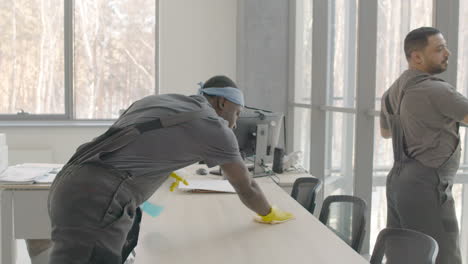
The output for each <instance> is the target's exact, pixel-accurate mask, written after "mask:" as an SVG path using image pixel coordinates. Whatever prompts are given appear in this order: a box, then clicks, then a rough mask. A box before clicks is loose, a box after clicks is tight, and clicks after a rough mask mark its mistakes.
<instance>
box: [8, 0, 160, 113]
mask: <svg viewBox="0 0 468 264" xmlns="http://www.w3.org/2000/svg"><path fill="white" fill-rule="evenodd" d="M64 2H65V1H63V0H2V1H0V18H1V19H0V32H2V35H1V36H0V69H2V74H1V75H0V114H17V113H19V112H27V113H29V114H42V115H45V114H63V115H64V114H65V109H66V107H65V102H66V99H65V89H70V91H72V94H73V103H74V104H73V111H74V118H76V119H113V118H117V117H118V115H119V110H121V109H124V108H126V107H128V106H129V105H130V103H131V102H133V101H135V100H137V99H139V98H141V97H143V96H146V95H149V94H154V93H155V83H156V74H155V73H156V63H155V51H156V1H155V0H80V1H74V6H73V17H71V18H69V17H64V14H65V13H64V8H65V7H64ZM65 20H71V21H72V23H73V30H74V32H73V43H72V44H71V45H72V47H71V50H72V51H73V55H72V56H73V67H72V68H73V74H72V78H73V87H65V81H64V80H65V77H64V76H65V72H64V69H65V67H64V65H65V63H66V60H65V59H66V58H65V56H64V50H65V43H64V35H65V34H64V30H65V29H64V27H65V26H64V24H65V23H64V21H65ZM70 61H71V60H70Z"/></svg>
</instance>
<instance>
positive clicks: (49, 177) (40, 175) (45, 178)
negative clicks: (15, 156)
mask: <svg viewBox="0 0 468 264" xmlns="http://www.w3.org/2000/svg"><path fill="white" fill-rule="evenodd" d="M62 166H63V165H62V164H50V163H24V164H18V165H15V166H10V167H8V168H7V169H6V170H4V171H3V172H2V174H0V184H34V183H51V182H52V181H53V180H54V178H55V175H56V174H57V173H58V172H59V171H60V169H61V168H62Z"/></svg>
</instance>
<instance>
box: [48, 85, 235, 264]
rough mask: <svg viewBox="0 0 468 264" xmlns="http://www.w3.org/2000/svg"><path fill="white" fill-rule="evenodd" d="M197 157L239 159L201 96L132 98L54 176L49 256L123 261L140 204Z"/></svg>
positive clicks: (60, 259) (219, 162)
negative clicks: (174, 173) (92, 139)
mask: <svg viewBox="0 0 468 264" xmlns="http://www.w3.org/2000/svg"><path fill="white" fill-rule="evenodd" d="M155 120H156V121H158V122H159V121H160V122H159V123H158V124H162V125H157V126H152V123H154V122H153V121H155ZM146 124H150V126H147V125H146ZM135 128H137V129H135ZM202 160H203V161H205V162H206V163H207V165H208V166H210V167H211V166H215V165H222V164H225V163H231V162H239V161H242V158H241V156H240V154H239V149H238V145H237V140H236V138H235V136H234V133H233V132H232V130H231V129H229V127H228V126H227V122H226V121H225V120H223V119H222V118H220V117H219V116H218V115H217V114H216V112H215V110H214V109H213V108H212V107H211V105H210V104H209V103H208V101H207V100H206V99H205V98H204V97H203V96H190V97H188V96H183V95H175V94H169V95H161V96H148V97H145V98H143V99H141V100H139V101H137V102H135V103H134V104H133V105H132V106H130V108H129V109H128V110H127V111H126V112H125V113H124V114H123V115H122V116H121V117H120V118H119V119H118V120H117V121H116V122H115V123H114V125H112V127H111V129H109V131H108V132H106V134H104V135H102V136H100V137H98V138H97V139H95V140H94V141H93V142H92V143H88V144H85V145H83V146H81V147H80V148H78V150H77V153H76V154H75V155H74V156H73V157H72V159H71V160H70V161H69V162H68V163H67V164H66V165H65V167H64V169H63V170H62V171H61V172H60V173H59V175H58V176H57V178H56V180H55V181H54V183H53V185H52V188H51V192H50V195H49V215H50V218H51V224H52V240H53V241H54V247H53V249H52V252H51V257H50V259H51V260H50V263H51V264H57V263H121V261H122V259H121V258H120V256H121V251H122V248H123V246H124V243H125V238H126V236H127V233H128V231H129V230H130V228H131V227H132V223H133V219H134V217H135V212H136V208H137V207H138V205H139V204H141V203H142V202H144V201H145V200H146V199H148V198H149V197H150V196H151V195H152V194H153V193H154V192H155V191H156V190H157V188H158V187H159V186H160V185H161V184H162V183H163V182H164V181H165V180H166V179H167V177H168V176H169V174H170V173H171V172H172V171H174V170H177V169H179V168H182V167H185V166H188V165H190V164H193V163H195V162H198V161H202Z"/></svg>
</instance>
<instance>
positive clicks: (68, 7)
mask: <svg viewBox="0 0 468 264" xmlns="http://www.w3.org/2000/svg"><path fill="white" fill-rule="evenodd" d="M64 1H65V4H64V8H65V10H64V60H65V61H64V65H65V67H64V68H65V72H64V74H65V87H64V89H65V93H64V95H65V98H64V99H65V116H66V118H67V119H69V120H71V119H73V117H74V113H73V112H74V111H73V109H74V107H73V0H64Z"/></svg>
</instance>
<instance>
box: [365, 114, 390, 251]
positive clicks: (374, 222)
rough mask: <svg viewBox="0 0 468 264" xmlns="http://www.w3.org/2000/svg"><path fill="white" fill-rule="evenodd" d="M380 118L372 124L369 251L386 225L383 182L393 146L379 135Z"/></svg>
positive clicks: (388, 140)
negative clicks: (372, 158)
mask: <svg viewBox="0 0 468 264" xmlns="http://www.w3.org/2000/svg"><path fill="white" fill-rule="evenodd" d="M379 122H380V120H379V118H378V117H377V118H375V124H376V125H375V126H374V172H373V179H372V185H373V186H372V208H371V211H370V212H371V232H370V246H371V251H370V252H372V248H373V247H374V245H375V241H376V239H377V235H378V234H379V232H380V231H381V230H382V229H384V228H385V227H386V226H387V197H386V191H385V186H386V185H385V182H386V179H387V174H388V172H389V171H390V169H391V168H392V165H393V147H392V140H391V139H384V138H382V137H381V136H380V125H379V124H380V123H379Z"/></svg>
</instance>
